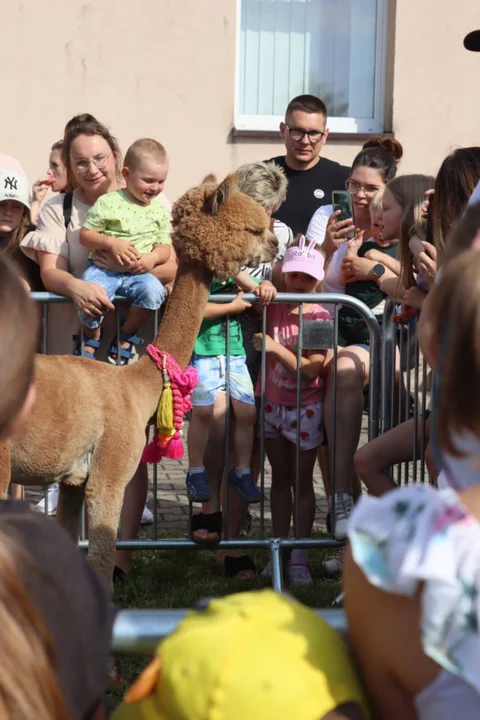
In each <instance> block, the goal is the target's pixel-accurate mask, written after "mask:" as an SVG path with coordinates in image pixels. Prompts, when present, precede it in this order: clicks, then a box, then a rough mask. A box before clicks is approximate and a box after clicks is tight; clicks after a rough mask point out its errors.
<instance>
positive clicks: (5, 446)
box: [0, 440, 10, 498]
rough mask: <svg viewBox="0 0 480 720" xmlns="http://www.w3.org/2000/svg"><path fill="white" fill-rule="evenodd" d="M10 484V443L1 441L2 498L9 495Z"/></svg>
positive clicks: (0, 488) (0, 486) (0, 487)
mask: <svg viewBox="0 0 480 720" xmlns="http://www.w3.org/2000/svg"><path fill="white" fill-rule="evenodd" d="M9 484H10V443H9V442H8V440H7V441H6V442H3V443H0V498H5V497H7V492H8V486H9Z"/></svg>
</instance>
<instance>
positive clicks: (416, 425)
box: [380, 299, 433, 485]
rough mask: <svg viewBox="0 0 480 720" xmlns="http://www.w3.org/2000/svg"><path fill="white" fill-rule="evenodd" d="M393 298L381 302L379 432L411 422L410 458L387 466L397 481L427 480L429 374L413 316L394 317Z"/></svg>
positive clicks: (430, 376)
mask: <svg viewBox="0 0 480 720" xmlns="http://www.w3.org/2000/svg"><path fill="white" fill-rule="evenodd" d="M397 309H398V307H397V303H396V301H395V300H392V299H388V300H387V301H386V303H385V309H384V314H383V323H382V352H381V355H382V370H381V410H380V424H381V432H382V434H383V433H386V432H388V431H389V430H390V429H391V428H393V427H395V426H397V425H400V424H401V423H405V422H411V423H412V425H413V428H412V457H411V460H409V461H407V462H404V463H400V464H398V465H397V466H396V467H395V468H391V472H392V476H393V479H394V480H395V482H396V483H397V484H398V485H402V484H406V483H408V482H417V481H420V482H425V481H428V469H427V464H426V459H425V452H426V447H427V445H428V431H427V419H428V415H429V407H430V401H431V389H432V384H433V376H432V373H431V371H430V370H429V368H428V366H427V363H426V362H425V360H424V358H423V355H422V352H421V350H420V347H419V343H418V338H417V332H416V326H417V320H416V319H414V320H412V321H411V322H410V323H409V324H408V325H399V324H398V323H396V322H395V321H394V316H395V313H396V311H397Z"/></svg>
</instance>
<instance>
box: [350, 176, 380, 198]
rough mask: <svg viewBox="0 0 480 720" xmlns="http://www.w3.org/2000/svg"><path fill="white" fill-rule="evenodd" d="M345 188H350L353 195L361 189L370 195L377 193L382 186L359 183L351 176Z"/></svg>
mask: <svg viewBox="0 0 480 720" xmlns="http://www.w3.org/2000/svg"><path fill="white" fill-rule="evenodd" d="M345 188H346V189H347V190H349V191H350V192H351V193H352V195H356V194H357V193H359V192H360V190H363V192H364V193H365V195H369V196H373V195H375V194H376V193H377V192H378V191H379V190H380V188H379V187H376V186H375V185H360V183H357V182H356V180H352V179H351V178H350V179H349V180H347V182H346V183H345Z"/></svg>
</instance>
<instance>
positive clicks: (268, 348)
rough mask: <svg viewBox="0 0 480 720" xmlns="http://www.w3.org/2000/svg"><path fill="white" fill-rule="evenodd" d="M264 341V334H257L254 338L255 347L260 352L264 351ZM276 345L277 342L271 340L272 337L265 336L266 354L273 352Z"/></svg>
mask: <svg viewBox="0 0 480 720" xmlns="http://www.w3.org/2000/svg"><path fill="white" fill-rule="evenodd" d="M262 340H263V333H255V335H254V336H253V337H252V343H253V347H254V348H255V350H257V351H258V352H261V351H262ZM275 344H276V343H275V340H274V339H273V338H271V337H270V335H265V352H267V353H268V352H272V351H273V348H274V346H275Z"/></svg>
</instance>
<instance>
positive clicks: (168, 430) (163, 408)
mask: <svg viewBox="0 0 480 720" xmlns="http://www.w3.org/2000/svg"><path fill="white" fill-rule="evenodd" d="M173 419H174V418H173V395H172V386H171V385H170V383H169V382H167V383H165V385H164V386H163V391H162V397H161V398H160V403H159V405H158V410H157V429H158V432H159V433H160V434H161V435H173V434H174V433H175V427H174V425H173Z"/></svg>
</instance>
